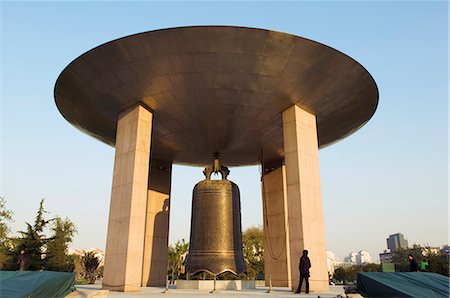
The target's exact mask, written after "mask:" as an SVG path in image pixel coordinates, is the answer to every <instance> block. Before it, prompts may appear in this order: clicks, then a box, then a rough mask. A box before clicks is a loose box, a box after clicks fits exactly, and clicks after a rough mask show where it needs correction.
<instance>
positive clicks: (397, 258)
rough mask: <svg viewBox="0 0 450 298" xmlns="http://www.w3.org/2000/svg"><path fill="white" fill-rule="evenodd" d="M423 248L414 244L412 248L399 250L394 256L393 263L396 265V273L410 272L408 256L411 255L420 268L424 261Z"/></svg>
mask: <svg viewBox="0 0 450 298" xmlns="http://www.w3.org/2000/svg"><path fill="white" fill-rule="evenodd" d="M422 252H423V247H421V246H420V245H418V244H413V246H412V247H410V248H398V249H396V250H395V251H394V252H393V254H392V263H394V264H395V271H400V272H407V271H409V261H408V255H409V254H411V255H412V256H413V257H414V259H415V260H416V262H417V264H418V265H419V266H420V262H421V261H422V259H423V257H424V256H423V254H422Z"/></svg>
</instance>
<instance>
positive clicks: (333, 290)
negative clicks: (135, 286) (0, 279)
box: [76, 284, 345, 298]
mask: <svg viewBox="0 0 450 298" xmlns="http://www.w3.org/2000/svg"><path fill="white" fill-rule="evenodd" d="M76 287H77V289H82V290H85V291H86V290H92V291H99V290H101V285H98V284H97V285H83V286H76ZM267 289H268V288H267V287H257V288H256V289H255V290H241V291H225V290H220V291H216V292H214V293H210V292H209V291H204V290H188V289H175V288H174V287H172V286H171V287H170V288H169V290H168V291H167V292H166V293H162V292H163V291H164V288H156V287H147V288H141V291H140V292H127V293H123V292H112V291H110V292H109V293H108V297H111V298H122V297H123V298H143V297H159V298H163V297H210V298H214V297H221V298H222V297H224V298H228V297H229V298H231V297H268V298H269V297H270V298H272V297H277V298H278V297H279V298H284V297H290V298H292V297H302V298H306V297H320V298H332V297H333V298H334V297H336V296H337V295H338V294H341V295H343V296H344V297H345V295H344V288H343V287H342V286H330V291H329V292H326V293H309V294H305V293H301V294H294V293H292V292H291V291H290V290H289V289H288V288H273V289H272V291H271V292H270V293H266V291H267Z"/></svg>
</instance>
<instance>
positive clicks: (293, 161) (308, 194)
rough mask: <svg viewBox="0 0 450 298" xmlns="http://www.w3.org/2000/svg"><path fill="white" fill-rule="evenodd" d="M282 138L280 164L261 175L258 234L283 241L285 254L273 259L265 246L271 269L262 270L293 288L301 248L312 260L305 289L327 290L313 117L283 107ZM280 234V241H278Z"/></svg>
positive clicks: (293, 108)
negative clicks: (261, 213) (262, 201)
mask: <svg viewBox="0 0 450 298" xmlns="http://www.w3.org/2000/svg"><path fill="white" fill-rule="evenodd" d="M283 137H284V154H285V158H284V165H279V166H278V167H276V166H275V167H273V170H272V171H271V168H268V167H266V170H267V169H269V170H268V171H267V173H266V174H265V175H264V177H263V179H264V180H263V181H264V183H263V185H264V187H265V190H264V194H265V203H266V206H265V210H267V211H266V214H267V216H266V215H265V217H264V220H267V221H268V223H267V224H266V223H264V228H265V230H264V235H265V237H264V238H265V239H266V242H270V243H275V242H277V241H279V243H282V244H283V245H284V243H286V245H285V248H284V252H283V254H285V255H286V258H284V256H283V254H281V256H280V259H279V260H275V259H274V258H273V256H270V255H269V252H266V251H265V255H264V257H265V258H267V260H265V266H267V267H266V270H265V272H266V274H271V272H268V270H275V271H273V272H275V273H274V274H273V273H272V276H274V275H275V276H276V277H277V278H278V277H282V278H285V280H284V282H283V281H277V282H278V284H280V285H282V286H283V285H284V286H285V285H287V286H289V287H290V288H291V289H292V290H296V289H297V286H298V280H299V276H300V274H299V270H298V265H299V260H300V257H301V255H302V251H303V250H304V249H307V250H308V251H309V255H308V256H309V258H310V259H311V264H312V268H311V270H310V271H311V276H310V291H314V292H321V291H328V271H327V264H326V246H325V233H324V220H323V209H322V197H321V191H320V174H319V156H318V142H317V128H316V118H315V116H314V115H312V114H310V113H308V112H306V111H304V110H302V109H301V108H299V107H298V106H292V107H291V108H289V109H287V110H286V111H284V112H283ZM281 200H283V201H282V202H283V203H281ZM282 219H284V223H283V221H282ZM266 226H268V228H266ZM270 227H272V228H270ZM277 227H278V228H277ZM274 230H277V231H276V232H274ZM282 235H285V237H286V240H285V241H282V240H280V237H282ZM273 250H274V249H273ZM274 251H275V250H274ZM275 257H276V255H275ZM286 262H287V265H285V264H286ZM275 264H278V266H276V265H275ZM303 289H304V287H303Z"/></svg>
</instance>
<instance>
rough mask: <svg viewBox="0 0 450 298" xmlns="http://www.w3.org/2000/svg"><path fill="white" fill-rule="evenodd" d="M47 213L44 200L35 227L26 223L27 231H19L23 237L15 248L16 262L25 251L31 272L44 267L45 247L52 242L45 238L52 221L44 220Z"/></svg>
mask: <svg viewBox="0 0 450 298" xmlns="http://www.w3.org/2000/svg"><path fill="white" fill-rule="evenodd" d="M45 213H47V211H45V209H44V199H42V200H41V202H40V204H39V209H38V212H37V215H36V219H35V221H34V225H31V224H29V223H26V225H27V231H25V232H24V231H19V233H20V234H21V237H19V238H17V244H16V246H15V248H14V257H15V258H14V260H15V262H17V260H18V257H19V255H20V254H21V251H24V252H25V254H26V255H27V256H28V259H29V264H28V269H29V270H38V269H41V268H43V266H44V260H43V255H44V247H45V245H46V244H47V242H48V241H49V240H50V239H48V238H45V234H44V229H45V227H46V226H47V225H48V223H49V222H50V221H51V220H46V219H45V218H44V214H45Z"/></svg>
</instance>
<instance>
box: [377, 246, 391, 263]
mask: <svg viewBox="0 0 450 298" xmlns="http://www.w3.org/2000/svg"><path fill="white" fill-rule="evenodd" d="M391 261H392V253H391V252H390V251H387V250H386V249H385V250H384V251H383V252H382V253H380V263H390V262H391Z"/></svg>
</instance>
